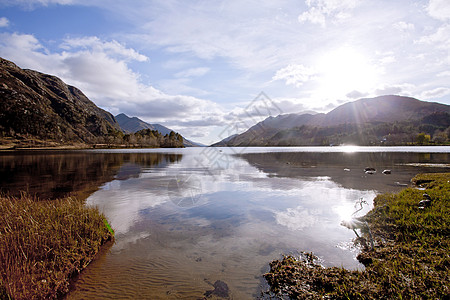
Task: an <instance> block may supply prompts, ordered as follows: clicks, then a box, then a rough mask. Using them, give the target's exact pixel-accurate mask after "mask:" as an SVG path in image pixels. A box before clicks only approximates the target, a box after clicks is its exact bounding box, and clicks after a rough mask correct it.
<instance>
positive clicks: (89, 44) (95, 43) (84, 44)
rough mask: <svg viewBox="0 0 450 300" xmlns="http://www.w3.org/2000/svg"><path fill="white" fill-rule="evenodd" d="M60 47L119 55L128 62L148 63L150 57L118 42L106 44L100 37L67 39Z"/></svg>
mask: <svg viewBox="0 0 450 300" xmlns="http://www.w3.org/2000/svg"><path fill="white" fill-rule="evenodd" d="M60 47H61V48H62V49H64V50H71V51H74V50H89V51H91V52H102V53H105V54H108V55H119V56H121V57H122V58H124V59H126V60H136V61H140V62H143V61H147V60H148V57H147V56H145V55H142V54H140V53H138V52H137V51H136V50H134V49H131V48H127V47H125V46H124V45H122V44H120V43H119V42H117V41H110V42H104V41H101V40H100V39H99V38H98V37H95V36H90V37H83V38H73V39H66V40H65V41H64V43H63V44H62V45H60Z"/></svg>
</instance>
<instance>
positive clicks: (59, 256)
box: [0, 196, 113, 299]
mask: <svg viewBox="0 0 450 300" xmlns="http://www.w3.org/2000/svg"><path fill="white" fill-rule="evenodd" d="M0 211H1V214H0V270H1V277H0V299H5V298H6V299H8V297H11V298H13V299H43V298H46V299H48V298H57V297H60V296H61V295H63V294H65V293H66V292H67V291H68V288H69V281H70V279H71V278H72V277H73V275H75V274H77V273H79V272H80V271H81V270H82V269H83V268H85V267H86V266H87V265H88V264H89V262H90V261H91V260H92V259H93V258H94V256H95V254H96V253H97V252H98V250H99V248H100V246H101V245H102V244H103V243H104V242H105V241H107V240H110V239H111V238H112V236H113V233H112V230H110V227H109V225H108V223H107V222H106V219H105V218H104V216H103V215H101V214H100V213H99V211H98V210H97V209H94V208H88V207H86V206H85V205H84V204H83V202H82V201H80V200H77V199H73V198H70V197H69V198H65V199H60V200H52V201H37V200H36V199H32V198H31V197H27V196H22V197H20V198H14V197H8V196H0ZM108 227H109V228H108Z"/></svg>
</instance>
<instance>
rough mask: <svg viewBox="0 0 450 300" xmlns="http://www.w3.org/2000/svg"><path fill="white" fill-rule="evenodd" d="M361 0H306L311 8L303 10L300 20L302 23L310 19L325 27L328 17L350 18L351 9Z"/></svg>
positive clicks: (333, 19) (335, 18)
mask: <svg viewBox="0 0 450 300" xmlns="http://www.w3.org/2000/svg"><path fill="white" fill-rule="evenodd" d="M359 2H360V1H358V0H306V1H305V3H306V5H307V6H308V7H309V10H308V11H305V12H303V13H302V14H301V15H300V16H299V17H298V20H299V22H301V23H302V22H306V21H309V22H311V23H313V24H319V25H321V26H322V27H325V25H326V20H327V19H328V18H330V19H331V20H332V21H339V20H343V19H347V18H349V17H350V16H351V11H352V10H353V9H354V8H355V7H356V6H357V5H358V3H359Z"/></svg>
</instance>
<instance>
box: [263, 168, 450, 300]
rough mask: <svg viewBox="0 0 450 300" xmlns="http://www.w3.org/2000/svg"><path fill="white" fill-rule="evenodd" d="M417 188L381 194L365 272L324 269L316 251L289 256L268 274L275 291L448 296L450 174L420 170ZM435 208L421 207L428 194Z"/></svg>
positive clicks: (372, 217) (318, 295)
mask: <svg viewBox="0 0 450 300" xmlns="http://www.w3.org/2000/svg"><path fill="white" fill-rule="evenodd" d="M412 181H413V182H414V183H416V185H417V186H421V187H423V188H425V190H422V189H417V188H407V189H405V190H403V191H401V192H400V193H398V194H384V195H379V196H377V197H376V198H375V200H374V208H373V209H372V210H371V211H370V212H369V213H368V214H367V215H366V216H365V220H366V221H367V222H368V224H369V226H370V228H371V230H372V233H373V236H374V239H375V247H374V249H373V250H372V249H370V248H368V247H367V248H365V249H364V250H363V251H362V252H361V254H360V255H359V256H358V259H359V261H360V262H361V263H363V264H364V265H365V270H364V271H349V270H346V269H343V268H337V267H332V268H324V267H322V266H321V265H320V264H319V263H317V261H316V257H315V256H314V255H313V254H303V255H302V256H301V257H299V258H298V257H293V256H285V257H284V258H283V259H281V260H275V261H273V262H271V263H270V272H268V273H267V274H265V275H264V277H265V278H266V280H267V282H268V283H269V286H270V291H269V292H268V293H269V294H270V295H274V296H277V297H285V296H288V297H290V298H294V299H448V297H449V295H450V286H449V283H450V213H449V212H450V173H441V174H420V175H417V176H416V177H414V178H413V179H412ZM424 193H426V194H427V196H426V197H427V198H428V197H429V198H431V199H432V200H431V205H430V206H429V207H420V206H419V205H418V203H419V202H420V201H421V200H422V199H423V198H424V196H425V195H424Z"/></svg>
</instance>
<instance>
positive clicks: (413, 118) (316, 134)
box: [213, 95, 450, 146]
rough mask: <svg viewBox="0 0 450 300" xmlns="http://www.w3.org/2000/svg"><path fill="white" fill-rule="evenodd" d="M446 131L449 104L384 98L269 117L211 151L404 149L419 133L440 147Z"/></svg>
mask: <svg viewBox="0 0 450 300" xmlns="http://www.w3.org/2000/svg"><path fill="white" fill-rule="evenodd" d="M449 126H450V106H449V105H445V104H440V103H433V102H425V101H420V100H418V99H415V98H410V97H402V96H394V95H388V96H379V97H375V98H365V99H360V100H357V101H354V102H349V103H345V104H343V105H341V106H339V107H337V108H335V109H334V110H332V111H330V112H329V113H327V114H285V115H279V116H277V117H268V118H267V119H265V120H264V121H262V122H259V123H257V124H256V125H254V126H252V127H251V128H249V129H248V130H247V131H246V132H244V133H242V134H239V135H236V136H232V137H229V138H227V139H226V141H224V140H222V141H221V142H219V143H216V144H214V145H213V146H300V145H330V144H342V143H352V144H359V145H378V144H385V145H394V144H395V145H403V144H410V143H414V142H415V138H416V136H417V135H418V134H419V133H421V132H423V133H426V134H428V135H430V137H431V138H432V137H433V136H435V135H436V136H437V137H439V139H440V142H442V140H443V139H444V140H445V139H448V135H449V134H450V129H449ZM436 140H437V138H436Z"/></svg>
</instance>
